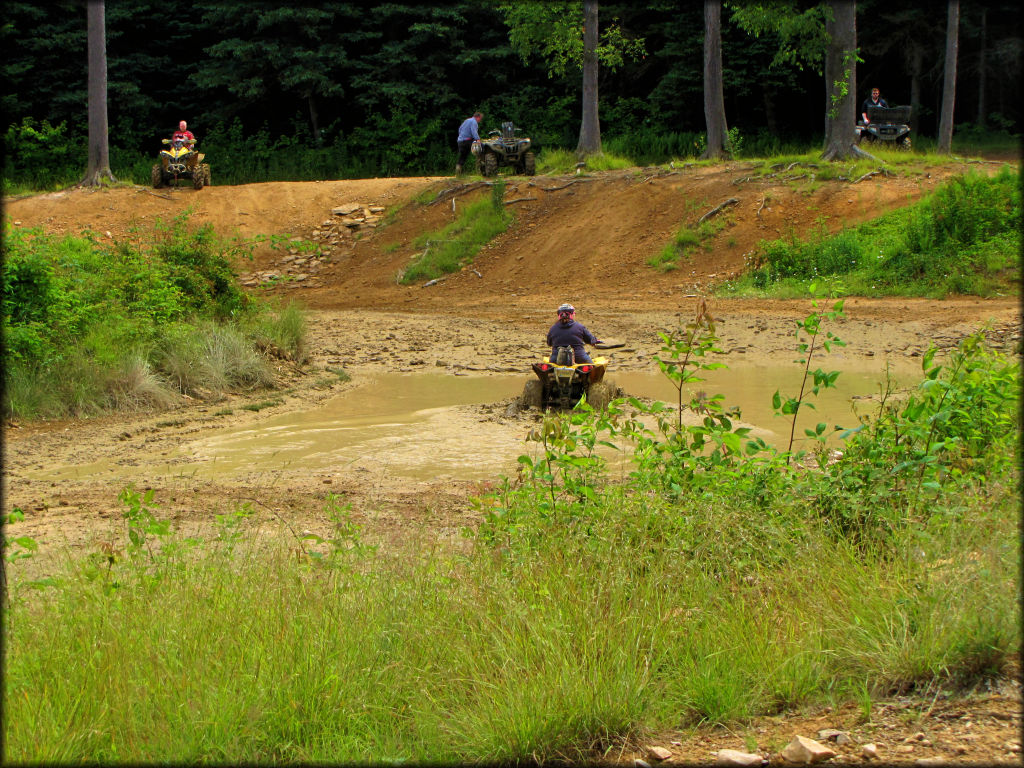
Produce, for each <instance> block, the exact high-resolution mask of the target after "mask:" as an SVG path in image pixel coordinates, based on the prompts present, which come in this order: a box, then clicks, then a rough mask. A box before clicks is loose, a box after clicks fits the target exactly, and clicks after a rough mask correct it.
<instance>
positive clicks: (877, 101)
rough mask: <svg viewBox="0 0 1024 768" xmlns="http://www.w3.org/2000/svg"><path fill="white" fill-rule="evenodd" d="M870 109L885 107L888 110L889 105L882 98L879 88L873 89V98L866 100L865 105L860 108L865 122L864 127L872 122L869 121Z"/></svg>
mask: <svg viewBox="0 0 1024 768" xmlns="http://www.w3.org/2000/svg"><path fill="white" fill-rule="evenodd" d="M868 107H885V108H886V109H888V108H889V104H888V102H887V101H886V100H885V99H883V98H882V97H881V95H880V92H879V90H878V89H877V88H872V89H871V96H870V97H869V98H866V99H864V103H863V104H862V105H861V108H860V116H861V118H862V119H863V120H864V125H867V124H868V123H870V122H871V121H870V120H868Z"/></svg>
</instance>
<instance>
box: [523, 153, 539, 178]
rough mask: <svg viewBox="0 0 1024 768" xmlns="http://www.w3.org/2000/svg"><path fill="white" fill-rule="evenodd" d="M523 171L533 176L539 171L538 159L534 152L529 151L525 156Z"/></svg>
mask: <svg viewBox="0 0 1024 768" xmlns="http://www.w3.org/2000/svg"><path fill="white" fill-rule="evenodd" d="M523 173H525V174H526V175H527V176H533V175H534V174H536V173H537V160H536V158H534V156H533V152H527V153H526V155H525V156H524V157H523Z"/></svg>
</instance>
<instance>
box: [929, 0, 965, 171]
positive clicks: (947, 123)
mask: <svg viewBox="0 0 1024 768" xmlns="http://www.w3.org/2000/svg"><path fill="white" fill-rule="evenodd" d="M959 27H960V0H949V4H948V6H947V11H946V66H945V68H944V72H943V75H942V117H941V118H940V119H939V141H938V143H937V144H936V146H935V150H936V151H937V152H945V153H946V154H949V153H950V151H951V150H952V147H953V106H954V102H955V101H956V53H957V48H958V47H959V37H960V35H959Z"/></svg>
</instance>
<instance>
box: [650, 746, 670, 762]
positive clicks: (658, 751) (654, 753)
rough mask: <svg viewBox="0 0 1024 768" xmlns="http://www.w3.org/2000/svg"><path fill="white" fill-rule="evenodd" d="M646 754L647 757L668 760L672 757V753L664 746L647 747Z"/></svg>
mask: <svg viewBox="0 0 1024 768" xmlns="http://www.w3.org/2000/svg"><path fill="white" fill-rule="evenodd" d="M647 755H648V757H653V758H654V759H655V760H668V759H669V758H670V757H672V753H671V752H669V751H668V750H667V749H665V748H664V747H648V748H647Z"/></svg>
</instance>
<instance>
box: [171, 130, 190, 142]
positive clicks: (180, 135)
mask: <svg viewBox="0 0 1024 768" xmlns="http://www.w3.org/2000/svg"><path fill="white" fill-rule="evenodd" d="M177 139H188V140H189V141H195V140H196V137H195V136H193V135H192V131H175V132H174V133H173V134H172V135H171V141H176V140H177Z"/></svg>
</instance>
